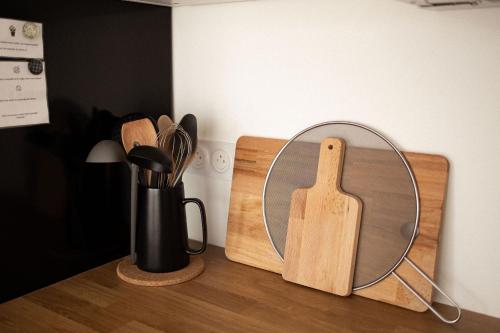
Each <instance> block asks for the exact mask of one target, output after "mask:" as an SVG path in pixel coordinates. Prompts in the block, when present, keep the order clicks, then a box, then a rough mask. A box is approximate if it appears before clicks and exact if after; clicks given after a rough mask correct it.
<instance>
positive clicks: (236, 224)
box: [226, 136, 449, 312]
mask: <svg viewBox="0 0 500 333" xmlns="http://www.w3.org/2000/svg"><path fill="white" fill-rule="evenodd" d="M286 143H287V141H286V140H280V139H270V138H262V137H251V136H243V137H240V138H239V139H238V142H237V144H236V154H235V163H234V170H233V183H232V187H231V202H230V207H229V216H228V226H227V238H226V256H227V257H228V258H229V259H230V260H233V261H236V262H239V263H242V264H246V265H250V266H253V267H257V268H261V269H265V270H268V271H272V272H275V273H279V274H281V273H282V272H283V266H284V264H283V262H282V261H281V259H280V258H279V256H278V255H277V254H276V252H275V250H274V249H273V247H272V244H271V242H270V241H269V237H268V235H267V232H266V228H265V225H264V222H263V216H262V191H263V187H264V183H265V179H266V175H267V173H268V170H269V167H270V166H271V163H272V162H273V160H274V158H275V156H276V154H277V153H278V152H279V151H280V149H281V148H282V147H283V146H284V145H285V144H286ZM364 155H365V152H360V154H357V155H356V156H354V157H356V158H355V159H354V160H353V161H352V163H363V156H364ZM404 155H405V157H406V159H407V160H408V162H409V164H410V166H411V168H412V170H413V173H414V175H415V178H416V181H417V185H418V188H419V194H420V211H421V214H420V220H419V236H418V237H417V239H416V240H415V242H414V243H413V246H412V247H411V249H410V251H409V253H408V256H409V257H410V258H411V260H412V261H413V262H414V263H416V264H417V265H418V266H419V267H420V268H421V269H422V270H423V271H424V272H425V273H426V274H427V275H428V276H430V277H431V278H434V277H435V273H436V267H437V254H438V248H439V238H440V237H439V236H440V230H441V224H442V221H443V209H444V202H445V198H446V188H447V184H448V170H449V165H448V161H447V160H446V158H444V157H443V156H438V155H429V154H419V153H404ZM344 163H345V161H344ZM381 167H383V166H381ZM396 272H397V273H398V274H400V275H401V276H403V277H404V279H405V280H406V281H407V282H409V283H411V285H412V286H414V288H415V289H416V290H417V291H418V292H419V293H420V294H421V295H423V296H424V298H425V299H426V300H427V301H428V302H431V301H432V286H431V285H430V284H429V283H427V282H426V281H425V280H424V279H422V278H421V277H420V275H419V274H417V273H416V272H415V271H414V270H412V269H411V268H410V267H408V265H407V264H406V263H403V264H402V265H401V266H400V267H398V268H397V270H396ZM353 293H354V294H356V295H360V296H363V297H367V298H371V299H374V300H377V301H381V302H385V303H389V304H393V305H396V306H400V307H403V308H406V309H410V310H413V311H419V312H422V311H425V310H427V307H426V306H424V305H423V304H422V303H421V302H420V301H419V300H418V299H417V298H416V297H415V296H414V295H413V294H411V293H410V292H409V291H408V290H407V289H406V288H405V287H404V286H403V285H402V284H401V283H400V282H398V281H397V280H396V278H395V277H394V276H388V277H387V278H385V279H384V280H382V281H380V282H379V283H377V284H375V285H373V286H371V287H368V288H365V289H361V290H357V291H354V292H353Z"/></svg>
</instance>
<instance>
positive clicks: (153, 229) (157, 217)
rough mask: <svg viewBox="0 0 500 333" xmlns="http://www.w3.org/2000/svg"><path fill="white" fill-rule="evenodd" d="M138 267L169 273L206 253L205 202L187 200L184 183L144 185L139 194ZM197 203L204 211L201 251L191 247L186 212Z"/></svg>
mask: <svg viewBox="0 0 500 333" xmlns="http://www.w3.org/2000/svg"><path fill="white" fill-rule="evenodd" d="M137 200H138V201H137V203H138V205H137V234H136V235H137V236H136V237H137V238H136V253H137V266H138V267H139V268H140V269H141V270H143V271H146V272H153V273H166V272H173V271H177V270H180V269H182V268H184V267H186V266H187V265H189V255H194V254H201V253H203V252H205V249H206V246H207V222H206V214H205V207H204V205H203V202H202V201H201V200H199V199H196V198H189V199H186V198H184V184H183V183H180V184H178V185H177V186H175V187H174V188H167V189H156V188H148V187H146V186H142V185H140V186H139V188H138V193H137ZM188 203H194V204H196V205H197V206H198V208H199V209H200V214H201V224H202V230H203V243H202V245H201V247H200V248H199V249H191V248H190V247H189V244H188V231H187V222H186V209H185V206H186V205H187V204H188Z"/></svg>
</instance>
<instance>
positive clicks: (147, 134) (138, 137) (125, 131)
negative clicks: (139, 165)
mask: <svg viewBox="0 0 500 333" xmlns="http://www.w3.org/2000/svg"><path fill="white" fill-rule="evenodd" d="M121 135H122V144H123V148H124V149H125V151H126V152H127V154H128V153H129V151H130V150H132V148H134V147H135V146H137V145H139V146H152V147H156V146H157V141H156V129H155V126H154V125H153V123H152V122H151V120H150V119H149V118H143V119H139V120H134V121H129V122H126V123H124V124H123V125H122V129H121ZM146 180H147V183H148V184H149V185H151V172H150V171H146Z"/></svg>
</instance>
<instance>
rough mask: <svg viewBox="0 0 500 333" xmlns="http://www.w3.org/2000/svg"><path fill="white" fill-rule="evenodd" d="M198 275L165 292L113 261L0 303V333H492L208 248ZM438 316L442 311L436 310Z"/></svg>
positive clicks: (479, 321) (485, 322)
mask: <svg viewBox="0 0 500 333" xmlns="http://www.w3.org/2000/svg"><path fill="white" fill-rule="evenodd" d="M203 259H204V261H205V272H204V273H203V274H201V275H200V276H198V277H197V278H195V279H193V280H191V281H188V282H185V283H182V284H179V285H175V286H168V287H158V288H149V287H140V286H134V285H131V284H128V283H126V282H124V281H122V280H120V278H119V277H118V276H117V275H116V265H117V264H118V262H119V260H117V261H115V262H112V263H109V264H106V265H103V266H101V267H98V268H95V269H92V270H90V271H87V272H84V273H82V274H79V275H77V276H74V277H72V278H69V279H67V280H64V281H61V282H58V283H56V284H54V285H51V286H49V287H47V288H43V289H40V290H37V291H35V292H33V293H30V294H28V295H25V296H23V297H20V298H17V299H14V300H12V301H9V302H6V303H3V304H0V332H2V333H11V332H23V333H40V332H71V333H74V332H103V333H124V332H129V333H132V332H133V333H141V332H142V333H153V332H154V333H158V332H176V333H184V332H186V333H193V332H230V333H236V332H266V333H268V332H306V333H310V332H315V333H322V332H394V333H398V332H401V333H419V332H423V333H428V332H433V333H439V332H453V333H458V332H481V333H489V332H498V331H499V330H498V329H499V327H500V319H495V318H492V317H488V316H484V315H480V314H476V313H472V312H469V311H464V314H463V319H462V320H461V321H460V322H459V323H458V324H455V325H446V324H443V323H442V322H440V321H439V320H438V319H437V318H436V317H435V316H434V315H433V314H432V313H430V311H429V312H427V313H423V314H422V313H416V312H412V311H406V310H404V309H401V308H397V307H394V306H390V305H388V304H384V303H380V302H374V301H372V300H369V299H366V298H362V297H358V296H355V295H353V296H351V297H335V296H332V295H331V294H328V293H324V292H321V291H318V290H314V289H311V288H307V287H303V286H300V285H297V284H294V283H288V282H286V281H284V280H283V279H282V278H281V276H280V275H277V274H273V273H270V272H266V271H264V270H260V269H256V268H253V267H249V266H246V265H240V264H238V263H234V262H231V261H228V260H227V259H226V258H225V257H224V250H223V249H222V248H218V247H213V246H209V247H208V250H207V253H206V254H204V255H203ZM437 307H438V309H439V310H440V311H443V312H447V311H449V310H450V308H449V307H448V306H445V305H440V304H438V305H437Z"/></svg>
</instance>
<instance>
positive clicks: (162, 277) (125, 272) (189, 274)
mask: <svg viewBox="0 0 500 333" xmlns="http://www.w3.org/2000/svg"><path fill="white" fill-rule="evenodd" d="M190 259H191V262H190V263H189V265H188V266H186V267H185V268H183V269H181V270H178V271H175V272H170V273H149V272H145V271H141V270H140V269H139V268H138V267H137V266H136V265H132V262H131V261H130V257H127V258H125V259H123V260H122V261H120V263H119V264H118V266H117V267H116V274H118V276H119V277H120V279H122V280H123V281H125V282H128V283H131V284H135V285H138V286H145V287H161V286H171V285H174V284H179V283H182V282H186V281H189V280H192V279H194V278H195V277H197V276H198V275H200V274H201V273H202V272H203V270H204V269H205V263H204V262H203V259H202V258H201V257H198V256H196V257H191V258H190Z"/></svg>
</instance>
